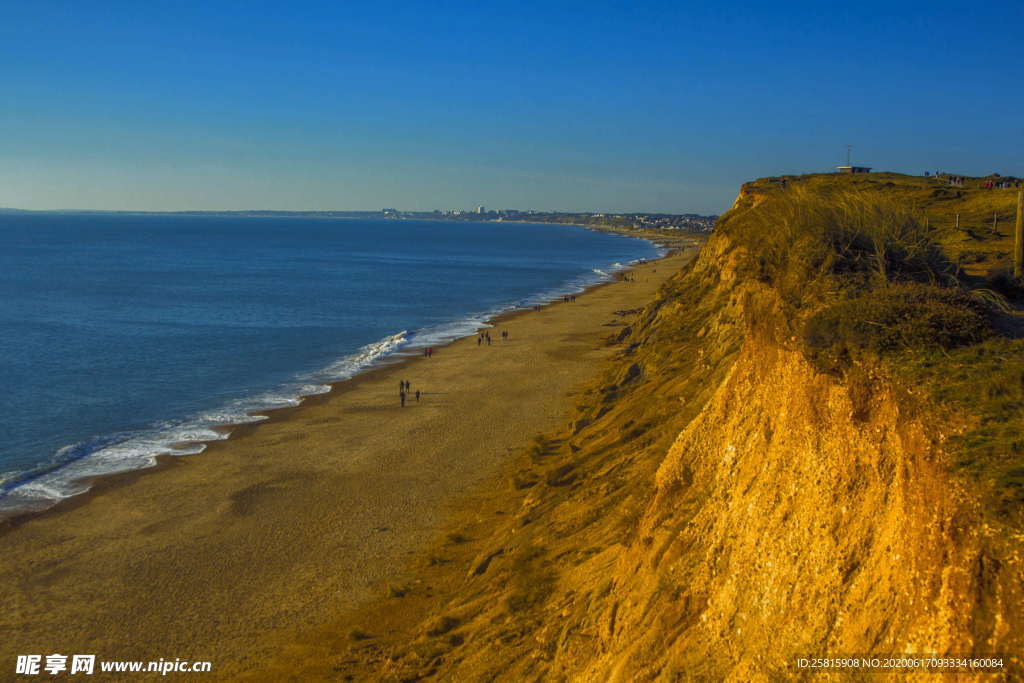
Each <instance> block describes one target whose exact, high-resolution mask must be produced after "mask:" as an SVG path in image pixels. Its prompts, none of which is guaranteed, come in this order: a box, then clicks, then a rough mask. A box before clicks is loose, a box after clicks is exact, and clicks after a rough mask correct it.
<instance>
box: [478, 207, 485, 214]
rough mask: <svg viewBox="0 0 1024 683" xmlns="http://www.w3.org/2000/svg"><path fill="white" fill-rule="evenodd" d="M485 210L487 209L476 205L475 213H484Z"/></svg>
mask: <svg viewBox="0 0 1024 683" xmlns="http://www.w3.org/2000/svg"><path fill="white" fill-rule="evenodd" d="M486 211H487V210H486V209H485V208H484V207H482V206H478V207H476V212H477V213H486Z"/></svg>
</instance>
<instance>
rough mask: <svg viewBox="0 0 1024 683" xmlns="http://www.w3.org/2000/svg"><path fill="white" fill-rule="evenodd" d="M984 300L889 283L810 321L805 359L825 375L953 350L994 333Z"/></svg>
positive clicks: (948, 289)
mask: <svg viewBox="0 0 1024 683" xmlns="http://www.w3.org/2000/svg"><path fill="white" fill-rule="evenodd" d="M993 333H994V332H993V329H992V326H991V324H990V322H989V319H988V312H987V309H986V306H985V304H984V303H983V302H981V301H979V300H978V299H976V298H974V297H971V296H970V295H969V294H968V293H966V292H964V291H962V290H960V289H956V288H951V287H935V286H931V285H922V284H903V285H891V286H889V287H884V288H881V289H877V290H874V291H872V292H870V293H868V294H865V295H862V296H859V297H856V298H853V299H848V300H846V301H842V302H840V303H837V304H834V305H832V306H828V307H827V308H825V309H823V310H821V311H819V312H818V313H816V314H815V315H813V316H811V318H810V319H808V321H807V323H806V325H805V328H804V339H803V342H804V355H805V356H806V357H807V358H808V360H810V361H811V363H812V364H813V365H814V366H815V367H816V368H818V369H819V370H821V371H823V372H835V371H841V370H843V369H844V368H845V367H847V366H848V365H849V364H850V363H851V362H853V361H856V360H860V359H863V358H867V357H874V358H878V357H881V356H885V355H888V354H893V353H896V352H899V351H904V350H908V349H918V350H929V349H931V350H934V349H943V350H949V349H954V348H957V347H960V346H965V345H968V344H974V343H977V342H980V341H983V340H984V339H987V338H989V337H990V336H992V334H993Z"/></svg>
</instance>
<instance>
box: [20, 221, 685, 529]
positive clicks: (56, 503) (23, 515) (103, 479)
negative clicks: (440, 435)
mask: <svg viewBox="0 0 1024 683" xmlns="http://www.w3.org/2000/svg"><path fill="white" fill-rule="evenodd" d="M562 225H569V224H562ZM571 225H576V224H571ZM577 227H582V228H587V229H593V228H592V227H591V226H584V225H579V226H577ZM624 236H627V237H633V236H628V235H624ZM633 239H640V240H643V241H646V242H648V243H649V244H651V245H652V246H653V247H655V248H656V249H658V250H659V251H660V252H661V255H660V256H658V257H656V258H653V259H646V260H644V259H637V260H634V261H632V262H630V263H627V264H625V265H622V266H621V267H620V268H618V269H610V270H609V272H608V273H605V276H606V277H605V278H604V279H601V280H598V281H597V282H593V283H591V284H584V285H573V284H571V283H566V284H565V287H566V290H565V292H564V294H575V295H577V296H579V295H582V294H585V293H587V292H589V291H591V290H593V289H595V288H598V287H601V286H603V285H606V284H609V283H611V282H614V281H615V280H616V279H617V277H618V274H619V273H624V272H628V271H629V270H631V269H632V268H633V267H634V266H635V265H637V264H638V263H646V262H652V261H657V260H660V259H663V258H665V257H666V256H669V255H671V254H672V253H674V252H675V251H678V250H679V249H681V248H685V247H680V246H678V245H675V246H672V245H666V244H662V243H657V242H655V241H654V240H652V239H650V238H648V237H644V236H635V237H633ZM601 272H603V271H601ZM581 277H583V276H582V275H581ZM574 288H575V289H574ZM551 291H552V292H562V289H559V288H555V289H552V290H551ZM546 295H547V292H538V293H537V294H535V295H531V297H528V298H527V299H524V302H525V301H529V300H531V299H532V298H533V297H544V296H546ZM561 296H563V294H561V293H552V294H551V298H549V299H542V300H541V301H540V303H539V304H536V305H540V306H542V307H543V306H548V305H551V304H553V303H557V302H558V300H559V297H561ZM533 306H535V304H527V303H522V302H519V303H511V304H508V305H507V306H505V307H503V308H500V309H498V310H497V312H494V313H487V314H484V316H485V317H481V318H479V321H478V322H479V326H478V327H476V329H475V330H474V332H472V333H470V334H467V335H464V336H453V337H448V338H442V340H441V341H440V342H439V343H437V344H428V343H422V344H418V343H416V342H415V341H411V342H407V343H406V344H404V345H402V346H400V347H398V348H397V349H395V350H392V351H385V352H384V353H383V354H382V355H380V356H379V357H377V358H374V359H372V360H371V361H370V362H369V364H367V365H366V366H365V367H362V368H360V369H357V370H356V371H355V373H354V374H353V375H351V376H349V377H343V378H340V379H336V380H327V381H317V380H309V381H311V382H313V383H314V384H317V385H319V386H324V387H326V390H325V391H322V392H317V393H311V394H305V395H302V394H299V395H296V396H295V397H294V398H293V399H292V400H296V401H298V403H297V405H285V406H272V407H267V408H253V409H250V410H247V411H246V412H245V416H246V417H263V418H264V419H260V420H243V421H239V422H225V423H223V424H215V425H209V426H207V427H206V428H207V429H209V430H210V431H213V432H217V433H220V434H225V435H226V436H225V437H224V438H223V439H208V440H185V441H179V442H174V443H168V444H167V445H166V448H168V449H176V448H182V449H188V448H194V447H201V450H200V451H199V452H195V453H188V452H184V453H177V454H176V453H172V452H168V451H162V452H158V453H154V454H152V455H149V456H144V457H151V458H153V460H154V463H153V464H152V465H143V466H139V467H130V468H127V469H124V470H121V471H114V472H97V473H95V474H87V475H85V476H83V477H81V478H78V479H74V480H72V481H71V482H70V483H73V484H75V485H80V486H82V487H84V490H83V491H81V492H79V493H71V494H69V495H66V496H64V497H62V498H59V499H53V500H52V501H51V502H50V503H49V504H45V506H44V507H38V508H34V509H32V508H28V509H23V510H9V511H0V535H3V533H4V532H5V531H6V530H7V529H8V528H9V527H13V526H17V525H19V524H20V523H21V522H22V521H23V520H25V519H27V518H34V517H36V516H39V515H45V514H48V513H50V512H51V511H53V512H57V511H58V508H59V509H63V508H65V507H66V506H69V505H71V502H72V501H74V500H76V499H79V498H82V497H87V496H89V495H90V493H91V492H92V491H93V490H94V489H96V488H97V487H101V486H104V484H107V483H110V484H115V483H120V480H122V479H125V478H131V477H132V476H133V475H141V474H143V473H147V472H150V471H158V470H161V469H163V468H164V467H165V466H166V465H167V463H169V462H173V461H175V460H178V459H180V458H192V457H196V456H202V455H205V454H206V453H207V452H208V451H209V449H210V448H211V447H212V446H213V445H214V444H217V443H220V442H221V441H227V440H230V439H231V438H233V437H234V436H236V435H237V434H240V433H242V432H243V430H245V429H246V428H250V427H253V426H256V425H259V424H264V423H266V422H268V421H270V420H272V419H274V418H273V416H274V415H275V414H278V413H280V412H281V411H290V410H293V409H295V408H299V407H302V406H303V405H307V404H309V403H310V402H311V401H314V400H315V399H318V398H321V397H323V396H327V395H330V394H332V393H335V392H337V391H338V390H339V389H340V388H342V387H343V385H345V384H346V383H348V382H352V381H353V380H355V379H357V378H358V377H360V376H361V375H364V374H366V373H370V372H374V371H376V370H379V369H382V368H386V367H389V366H392V365H395V364H399V363H403V362H406V360H407V359H409V358H413V357H415V354H414V353H411V350H413V349H415V350H421V349H423V348H425V347H426V346H430V345H432V346H434V348H443V347H446V346H449V345H450V344H453V343H455V342H457V341H458V340H460V339H464V338H468V337H471V336H473V335H474V334H476V333H477V332H479V331H480V330H483V329H487V328H488V327H492V326H493V325H495V324H497V323H498V322H499V321H501V320H503V319H505V317H506V316H510V315H515V314H517V313H520V312H524V311H529V310H532V308H533ZM475 317H476V314H467V315H466V316H465V317H464V318H463V319H465V320H469V321H472V320H473V319H474V318H475ZM463 319H459V320H458V321H453V322H451V323H447V324H452V325H454V324H458V323H459V322H460V321H461V320H463ZM431 329H432V328H430V327H428V328H423V330H417V331H416V334H422V333H423V332H424V331H429V330H431ZM397 334H402V332H399V333H396V335H397ZM394 336H395V335H390V336H388V337H385V338H383V339H379V340H375V341H371V342H369V343H368V344H366V345H364V346H362V347H360V348H359V349H356V350H355V351H353V352H352V353H351V354H349V355H348V356H344V357H342V358H341V359H339V360H344V359H345V358H349V357H352V356H354V355H356V354H358V353H359V352H361V351H362V350H363V349H365V348H366V347H367V346H370V345H375V344H380V343H382V342H383V341H386V340H388V339H391V338H393V337H394ZM414 339H415V336H414V337H413V340H414ZM107 447H109V446H103V448H107ZM100 450H102V448H101V449H98V450H96V451H92V452H90V453H87V454H86V455H84V456H81V457H78V458H73V459H70V460H68V461H66V462H64V463H61V464H58V465H55V466H51V467H49V468H47V469H45V470H43V471H41V472H38V473H31V472H28V473H24V474H22V475H19V476H18V477H15V480H16V481H17V480H18V479H19V477H25V475H29V476H27V477H26V478H24V479H23V480H21V481H19V482H18V484H17V485H16V486H14V487H12V488H11V489H9V490H6V491H3V494H4V495H7V494H9V493H10V492H12V491H15V490H17V489H18V488H20V487H21V486H24V485H26V484H30V483H32V482H35V481H38V480H40V479H42V478H44V477H47V476H49V475H51V474H54V473H57V472H60V471H62V470H64V469H65V468H67V467H69V466H72V465H75V464H76V463H80V462H82V461H85V460H87V459H88V458H90V457H92V456H93V455H95V453H97V452H99V451H100ZM140 457H142V456H140ZM108 480H118V481H117V482H109V481H108Z"/></svg>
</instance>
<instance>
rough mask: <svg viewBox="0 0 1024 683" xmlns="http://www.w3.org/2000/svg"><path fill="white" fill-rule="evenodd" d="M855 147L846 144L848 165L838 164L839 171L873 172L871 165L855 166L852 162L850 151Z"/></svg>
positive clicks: (837, 170) (837, 169)
mask: <svg viewBox="0 0 1024 683" xmlns="http://www.w3.org/2000/svg"><path fill="white" fill-rule="evenodd" d="M852 149H853V145H847V146H846V165H845V166H836V172H837V173H871V167H869V166H853V165H852V164H851V163H850V151H851V150H852Z"/></svg>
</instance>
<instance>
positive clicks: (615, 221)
mask: <svg viewBox="0 0 1024 683" xmlns="http://www.w3.org/2000/svg"><path fill="white" fill-rule="evenodd" d="M381 213H382V215H383V216H384V217H385V218H397V219H413V220H445V221H498V222H501V221H518V222H528V223H567V224H573V225H588V226H594V227H605V228H618V229H620V230H672V231H677V232H690V233H697V232H710V231H711V228H713V227H714V225H715V221H716V220H718V216H701V215H699V214H695V213H684V214H671V213H591V212H587V213H564V212H560V211H520V210H517V209H487V208H486V207H483V206H478V207H477V208H475V209H471V210H448V211H442V210H435V211H399V210H397V209H383V210H382V212H381Z"/></svg>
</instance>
